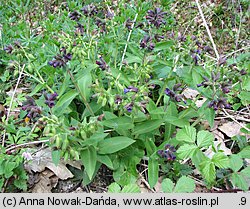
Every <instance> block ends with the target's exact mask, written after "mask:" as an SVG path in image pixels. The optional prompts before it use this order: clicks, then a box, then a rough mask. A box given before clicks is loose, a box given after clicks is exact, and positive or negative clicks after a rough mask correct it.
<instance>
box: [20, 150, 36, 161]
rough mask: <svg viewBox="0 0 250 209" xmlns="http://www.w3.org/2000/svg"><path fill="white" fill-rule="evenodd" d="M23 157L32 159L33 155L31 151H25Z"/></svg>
mask: <svg viewBox="0 0 250 209" xmlns="http://www.w3.org/2000/svg"><path fill="white" fill-rule="evenodd" d="M22 157H23V158H24V159H25V160H32V159H33V158H32V156H31V154H30V153H29V152H23V154H22Z"/></svg>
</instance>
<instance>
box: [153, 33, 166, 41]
mask: <svg viewBox="0 0 250 209" xmlns="http://www.w3.org/2000/svg"><path fill="white" fill-rule="evenodd" d="M154 38H155V40H156V41H157V42H160V41H161V40H162V39H164V38H165V37H164V36H161V35H159V34H155V35H154Z"/></svg>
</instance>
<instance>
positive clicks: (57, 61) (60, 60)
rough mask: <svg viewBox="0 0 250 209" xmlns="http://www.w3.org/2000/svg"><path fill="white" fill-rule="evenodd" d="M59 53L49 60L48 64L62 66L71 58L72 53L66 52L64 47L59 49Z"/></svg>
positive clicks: (55, 66)
mask: <svg viewBox="0 0 250 209" xmlns="http://www.w3.org/2000/svg"><path fill="white" fill-rule="evenodd" d="M60 52H62V55H61V54H58V55H56V56H55V57H54V59H53V60H51V61H49V62H48V64H49V65H50V66H52V67H54V68H57V67H64V66H65V65H66V63H67V62H68V61H70V60H71V59H72V54H70V53H67V52H66V49H65V47H62V48H61V49H60Z"/></svg>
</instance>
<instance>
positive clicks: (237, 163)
mask: <svg viewBox="0 0 250 209" xmlns="http://www.w3.org/2000/svg"><path fill="white" fill-rule="evenodd" d="M242 166H243V160H242V159H241V157H240V156H239V155H231V156H230V158H229V168H231V169H232V170H233V171H234V172H237V171H238V170H240V168H241V167H242Z"/></svg>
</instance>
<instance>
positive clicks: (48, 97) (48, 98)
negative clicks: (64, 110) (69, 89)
mask: <svg viewBox="0 0 250 209" xmlns="http://www.w3.org/2000/svg"><path fill="white" fill-rule="evenodd" d="M43 95H44V97H45V104H46V105H48V106H49V108H52V107H54V106H55V100H56V99H57V98H56V97H57V96H58V94H57V93H56V92H55V93H53V94H46V93H44V94H43Z"/></svg>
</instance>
